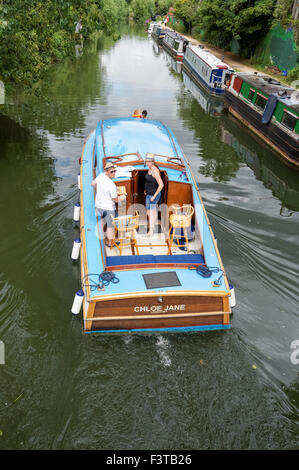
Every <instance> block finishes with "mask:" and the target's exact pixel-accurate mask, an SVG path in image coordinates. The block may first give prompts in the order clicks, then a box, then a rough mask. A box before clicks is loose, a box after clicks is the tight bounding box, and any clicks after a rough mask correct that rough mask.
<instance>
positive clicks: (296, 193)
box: [221, 117, 299, 217]
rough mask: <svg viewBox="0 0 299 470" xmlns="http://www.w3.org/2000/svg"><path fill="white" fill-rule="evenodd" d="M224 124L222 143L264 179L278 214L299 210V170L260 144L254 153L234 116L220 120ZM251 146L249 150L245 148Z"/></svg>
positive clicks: (287, 213) (259, 177) (290, 213)
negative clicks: (277, 202)
mask: <svg viewBox="0 0 299 470" xmlns="http://www.w3.org/2000/svg"><path fill="white" fill-rule="evenodd" d="M223 124H224V125H222V126H221V139H222V142H223V143H225V144H227V145H229V146H230V147H232V148H233V149H234V151H235V152H236V153H237V155H238V156H239V157H240V160H241V161H242V162H244V163H246V164H247V165H248V166H249V167H250V168H251V169H252V170H253V171H254V174H255V176H256V178H257V179H258V180H261V181H263V183H264V185H265V187H266V188H268V189H271V191H272V193H273V195H274V196H276V197H278V198H279V200H280V201H281V212H280V213H281V215H282V216H284V217H289V216H291V215H292V214H293V212H294V211H299V184H298V176H299V172H298V171H296V170H295V169H294V168H293V167H289V166H287V165H285V164H284V163H283V162H281V161H280V160H279V159H278V158H277V155H276V154H275V153H274V152H272V150H270V149H269V148H267V147H266V146H265V145H264V144H263V143H261V145H260V146H259V151H258V153H257V151H256V150H255V149H254V147H253V146H252V144H251V142H250V139H248V136H247V135H246V134H245V135H244V132H240V124H239V123H238V122H237V121H236V120H235V119H234V118H232V117H230V119H229V120H225V121H223ZM225 126H226V127H229V129H230V130H228V129H227V128H226V127H225ZM232 132H234V134H235V135H234V134H233V133H232ZM240 140H241V141H242V142H244V143H241V142H240ZM250 144H251V145H250ZM250 146H251V147H252V150H251V149H250V148H248V147H250Z"/></svg>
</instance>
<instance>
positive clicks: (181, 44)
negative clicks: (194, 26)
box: [162, 30, 189, 62]
mask: <svg viewBox="0 0 299 470" xmlns="http://www.w3.org/2000/svg"><path fill="white" fill-rule="evenodd" d="M188 44H189V41H188V40H187V39H185V38H184V37H183V36H181V35H180V34H178V33H176V32H175V31H171V30H167V32H166V34H165V36H164V38H163V41H162V45H163V47H164V48H165V49H166V51H167V52H169V54H170V55H171V56H172V57H173V58H174V59H176V60H178V61H180V62H182V60H183V57H184V53H185V50H186V47H187V45H188Z"/></svg>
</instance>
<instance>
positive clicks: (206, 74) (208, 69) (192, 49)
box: [183, 45, 233, 95]
mask: <svg viewBox="0 0 299 470" xmlns="http://www.w3.org/2000/svg"><path fill="white" fill-rule="evenodd" d="M183 70H185V72H186V73H187V74H188V75H189V76H190V77H191V78H192V80H194V81H195V82H196V84H197V85H200V86H202V87H204V88H205V89H206V90H207V91H208V92H209V93H211V94H212V95H223V94H224V88H225V82H226V81H227V80H228V78H229V77H230V75H231V73H232V72H233V70H232V69H230V67H229V66H228V65H227V64H225V63H224V62H222V61H221V60H220V59H218V58H217V57H215V56H214V55H213V54H211V53H210V52H208V51H207V50H205V49H204V48H203V47H202V46H194V45H188V46H187V48H186V51H185V54H184V57H183Z"/></svg>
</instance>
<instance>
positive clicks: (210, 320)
mask: <svg viewBox="0 0 299 470" xmlns="http://www.w3.org/2000/svg"><path fill="white" fill-rule="evenodd" d="M148 152H150V154H151V155H152V156H153V157H152V158H154V160H155V165H156V166H157V167H158V168H159V171H160V174H161V179H162V181H163V190H162V197H161V200H160V203H159V206H158V217H157V220H156V231H155V232H153V233H152V234H146V231H147V213H146V209H145V194H144V185H145V180H146V174H147V169H146V168H145V157H146V155H147V154H148ZM80 162H81V168H80V179H79V188H80V234H81V246H80V255H81V286H82V290H81V291H80V292H81V293H80V294H79V295H80V296H81V297H80V299H81V302H82V303H81V305H82V304H83V319H84V331H85V332H86V333H93V332H98V333H128V332H133V333H134V332H135V333H138V332H152V331H153V332H161V331H167V332H176V331H198V330H218V329H228V328H230V316H231V311H232V310H231V308H232V307H233V305H234V291H233V287H232V286H231V285H230V284H229V283H228V280H227V277H226V273H225V271H224V267H223V264H222V261H221V257H220V254H219V250H218V247H217V243H216V240H215V237H214V234H213V231H212V228H211V225H210V222H209V219H208V216H207V213H206V211H205V208H204V205H203V202H202V199H201V196H200V194H199V191H198V187H197V185H196V182H195V179H194V176H193V174H192V172H191V169H190V166H189V164H188V162H187V161H186V159H185V156H184V154H183V152H182V150H181V149H180V146H179V144H178V142H177V140H176V138H175V136H174V134H173V133H172V131H171V130H170V129H169V128H168V127H166V126H165V125H163V124H162V123H161V122H159V121H152V120H148V119H146V120H145V119H135V118H115V119H108V120H102V121H100V122H99V123H98V125H97V128H96V129H95V130H94V131H93V132H92V133H91V134H90V135H89V137H88V138H87V140H86V142H85V145H84V148H83V151H82V155H81V159H80ZM111 163H113V165H114V166H115V167H116V174H115V176H114V177H113V178H114V179H113V181H114V183H115V184H116V186H117V191H118V194H121V195H125V201H123V203H122V204H121V203H120V202H119V204H118V214H117V216H116V217H115V218H113V225H114V228H115V234H114V237H115V238H114V240H113V243H112V244H111V245H109V246H106V243H105V233H106V227H105V219H101V218H100V217H99V215H98V214H97V213H96V208H95V195H96V191H95V190H94V187H93V186H91V182H92V180H93V179H94V178H95V177H96V176H97V175H98V174H99V173H102V172H103V169H104V168H105V167H106V168H107V164H108V166H109V164H111ZM113 171H115V169H114V170H113ZM123 199H124V198H123ZM74 303H75V301H74ZM72 311H73V310H72ZM73 313H78V309H76V310H75V311H73Z"/></svg>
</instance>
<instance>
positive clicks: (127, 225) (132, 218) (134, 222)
mask: <svg viewBox="0 0 299 470" xmlns="http://www.w3.org/2000/svg"><path fill="white" fill-rule="evenodd" d="M112 223H113V227H114V230H115V237H114V240H113V242H112V244H111V248H113V246H116V248H117V249H118V250H119V254H120V255H122V252H123V248H124V247H125V246H131V247H132V248H133V249H136V252H137V255H139V251H138V245H137V240H136V230H137V228H138V223H139V212H138V211H135V215H123V216H120V217H112Z"/></svg>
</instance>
